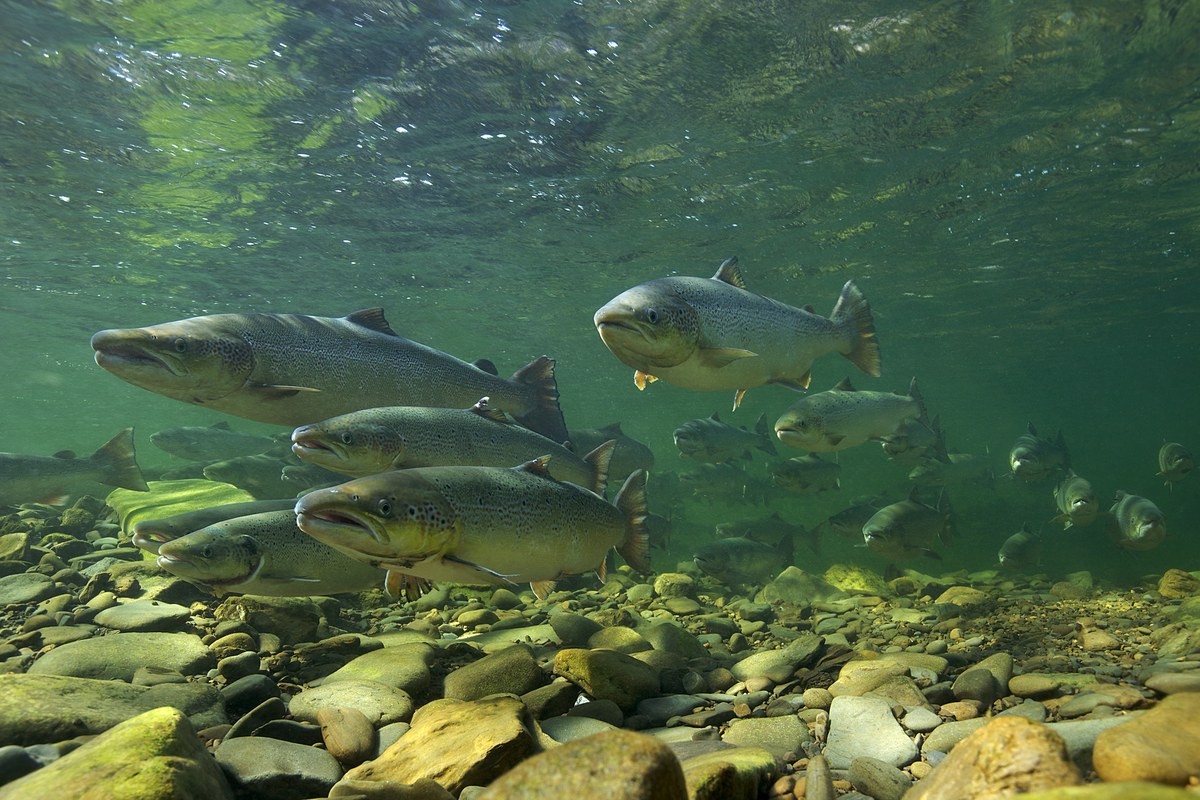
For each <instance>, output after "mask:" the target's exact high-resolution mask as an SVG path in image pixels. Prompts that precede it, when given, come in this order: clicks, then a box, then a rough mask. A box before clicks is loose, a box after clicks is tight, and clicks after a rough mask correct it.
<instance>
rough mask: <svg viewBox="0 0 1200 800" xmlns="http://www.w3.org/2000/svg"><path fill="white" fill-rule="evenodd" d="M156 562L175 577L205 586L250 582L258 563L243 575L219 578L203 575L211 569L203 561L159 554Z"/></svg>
mask: <svg viewBox="0 0 1200 800" xmlns="http://www.w3.org/2000/svg"><path fill="white" fill-rule="evenodd" d="M156 562H157V563H158V566H159V567H161V568H162V569H164V570H166V571H167V572H169V573H171V574H172V575H175V576H176V577H179V578H183V579H184V580H189V581H196V582H198V583H203V584H204V585H206V586H239V585H241V584H243V583H245V582H246V581H248V580H250V578H252V577H253V576H254V575H255V573H256V572H258V567H259V565H258V563H255V564H251V565H249V566H248V567H247V568H246V571H245V572H244V573H241V574H238V575H234V576H231V577H220V578H219V577H214V576H211V575H205V574H204V573H205V571H206V570H211V569H212V565H210V564H206V563H205V561H204V560H203V559H199V560H197V559H191V558H182V557H179V556H172V555H169V554H168V555H163V554H162V553H159V556H158V558H157V559H156Z"/></svg>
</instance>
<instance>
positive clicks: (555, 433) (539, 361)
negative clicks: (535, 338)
mask: <svg viewBox="0 0 1200 800" xmlns="http://www.w3.org/2000/svg"><path fill="white" fill-rule="evenodd" d="M511 380H512V382H513V383H516V384H519V385H521V386H524V387H530V388H532V389H533V407H532V408H531V409H530V410H529V411H527V412H525V414H522V415H519V416H518V415H514V416H516V417H517V421H518V422H520V423H521V424H522V425H524V426H525V427H526V428H529V429H530V430H532V431H536V432H537V433H540V434H541V435H542V436H545V437H546V438H547V439H553V440H554V441H556V442H558V443H559V444H565V443H566V441H567V440H568V439H569V438H570V437H569V436H568V435H567V423H566V422H565V421H564V420H563V415H562V409H561V408H559V406H558V383H557V381H556V380H555V379H554V359H552V358H550V357H549V356H539V357H538V358H535V359H534V360H533V361H530V362H529V363H528V364H526V365H525V366H523V367H521V368H520V369H519V370H517V371H516V372H514V373H513V376H512V378H511Z"/></svg>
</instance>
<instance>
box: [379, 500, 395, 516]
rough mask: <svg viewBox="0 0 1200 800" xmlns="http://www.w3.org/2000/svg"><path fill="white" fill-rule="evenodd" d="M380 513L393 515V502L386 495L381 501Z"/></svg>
mask: <svg viewBox="0 0 1200 800" xmlns="http://www.w3.org/2000/svg"><path fill="white" fill-rule="evenodd" d="M379 513H380V514H382V515H383V516H385V517H390V516H391V515H392V504H391V502H390V501H389V500H388V499H387V498H386V497H385V498H384V499H382V500H380V501H379Z"/></svg>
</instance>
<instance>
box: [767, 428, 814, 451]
mask: <svg viewBox="0 0 1200 800" xmlns="http://www.w3.org/2000/svg"><path fill="white" fill-rule="evenodd" d="M775 437H776V438H777V439H779V441H781V442H783V443H784V444H786V445H787V446H788V447H795V448H798V449H800V450H805V449H807V445H808V443H809V440H808V437H807V436H804V435H803V434H802V433H800V432H798V431H794V430H791V429H789V428H777V429H776V430H775Z"/></svg>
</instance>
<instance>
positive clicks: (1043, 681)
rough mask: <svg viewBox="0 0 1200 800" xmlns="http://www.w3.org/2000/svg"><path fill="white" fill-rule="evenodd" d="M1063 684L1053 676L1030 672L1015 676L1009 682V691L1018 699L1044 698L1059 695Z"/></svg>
mask: <svg viewBox="0 0 1200 800" xmlns="http://www.w3.org/2000/svg"><path fill="white" fill-rule="evenodd" d="M1060 686H1062V684H1061V683H1060V682H1059V681H1058V680H1057V679H1056V678H1054V677H1053V676H1051V675H1043V674H1041V673H1038V672H1030V673H1027V674H1024V675H1014V676H1012V677H1011V678H1009V680H1008V690H1009V691H1010V692H1012V693H1013V694H1015V695H1016V696H1017V697H1032V698H1042V697H1050V696H1052V695H1055V694H1057V693H1058V690H1059V687H1060Z"/></svg>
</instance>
